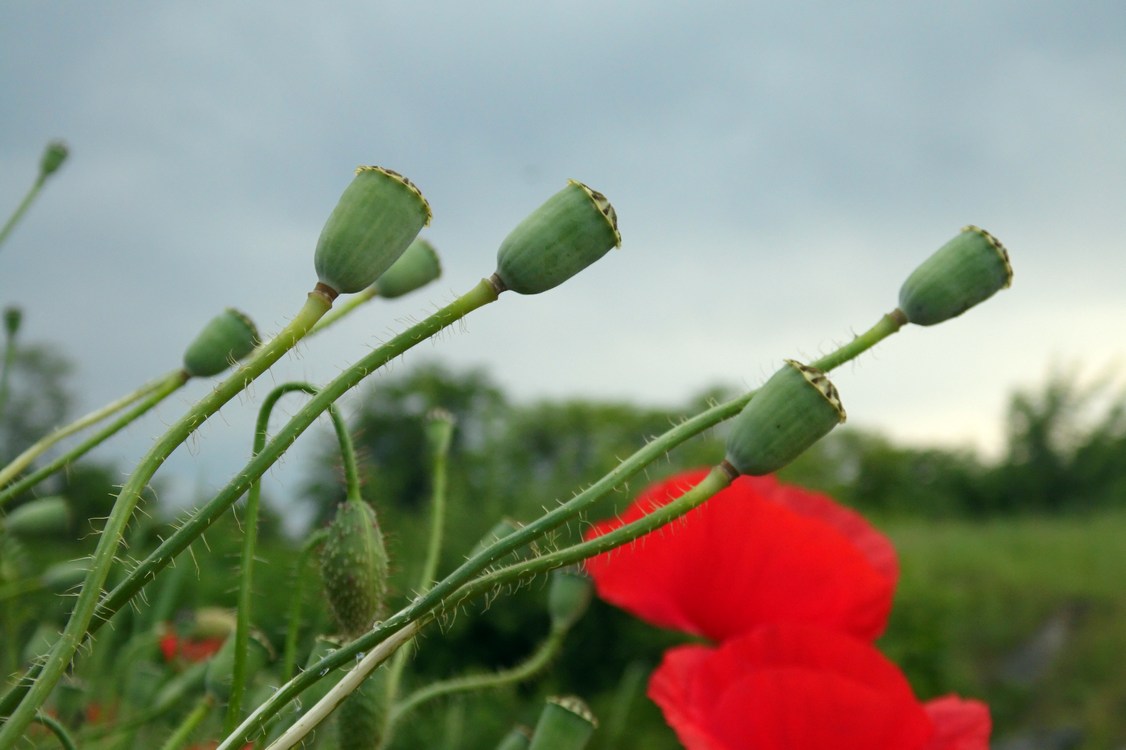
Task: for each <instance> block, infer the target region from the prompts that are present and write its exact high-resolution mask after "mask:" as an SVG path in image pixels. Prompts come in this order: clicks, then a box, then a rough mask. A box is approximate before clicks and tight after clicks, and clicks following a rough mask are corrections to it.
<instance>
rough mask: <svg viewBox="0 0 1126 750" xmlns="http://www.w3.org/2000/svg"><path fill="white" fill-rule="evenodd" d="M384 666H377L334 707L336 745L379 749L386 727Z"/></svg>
mask: <svg viewBox="0 0 1126 750" xmlns="http://www.w3.org/2000/svg"><path fill="white" fill-rule="evenodd" d="M389 697H390V696H388V695H387V669H386V668H381V669H377V670H376V671H375V673H374V674H372V675H371V676H370V677H368V678H367V679H366V680H364V681H363V682H361V683H360V684H359V686H358V687H357V688H356V689H355V690H353V691H352V692H351V693H349V694H348V697H347V698H345V699H344V702H343V703H341V704H340V707H339V708H338V709H336V726H337V730H338V736H339V738H340V741H339V743H338V744H337V747H339V748H346V749H347V750H378V748H380V747H383V739H384V731H385V729H386V727H387V709H388V705H387V701H388V698H389Z"/></svg>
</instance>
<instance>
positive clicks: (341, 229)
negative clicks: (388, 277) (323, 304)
mask: <svg viewBox="0 0 1126 750" xmlns="http://www.w3.org/2000/svg"><path fill="white" fill-rule="evenodd" d="M429 223H430V204H429V203H427V202H426V198H424V197H423V196H422V193H421V192H420V191H419V189H418V188H417V187H415V186H414V185H413V184H412V183H411V181H410V180H408V179H407V178H405V177H403V176H402V175H401V174H399V173H397V172H392V171H391V170H390V169H383V168H382V167H358V168H357V169H356V176H355V177H354V178H353V179H352V182H351V184H350V185H348V187H347V188H345V189H344V194H343V195H341V196H340V201H339V202H338V203H337V204H336V208H334V209H333V210H332V214H330V215H329V217H328V221H326V222H325V226H324V229H323V230H321V236H320V239H319V240H317V252H316V255H315V256H314V258H313V265H314V266H315V267H316V269H317V278H318V280H319V281H320V282H321V283H322V284H324V285H326V286H328V287H330V288H331V289H332V290H333V291H335V292H336V293H337V294H352V293H355V292H358V291H360V290H362V289H366V288H367V287H369V286H371V285H372V284H373V283H374V282H375V280H376V279H378V278H379V277H380V276H381V275H382V274H383V272H384V271H386V270H387V269H388V268H390V267H391V264H392V263H394V262H395V261H396V260H398V259H399V256H400V255H402V254H403V251H405V250H406V249H407V246H408V245H410V244H411V242H412V241H413V240H414V238H415V237H416V236H418V233H419V232H420V231H422V228H423V227H424V226H426V225H427V224H429Z"/></svg>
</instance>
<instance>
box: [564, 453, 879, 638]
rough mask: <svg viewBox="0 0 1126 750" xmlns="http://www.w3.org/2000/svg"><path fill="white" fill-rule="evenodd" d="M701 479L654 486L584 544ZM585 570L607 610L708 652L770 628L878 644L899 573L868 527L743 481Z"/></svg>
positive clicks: (784, 488) (824, 501)
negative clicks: (812, 629) (704, 644)
mask: <svg viewBox="0 0 1126 750" xmlns="http://www.w3.org/2000/svg"><path fill="white" fill-rule="evenodd" d="M706 474H707V472H706V471H691V472H686V473H683V474H678V475H676V476H674V477H672V478H670V479H667V480H665V481H663V482H660V483H658V484H655V485H653V486H652V487H650V488H649V489H648V490H646V491H645V492H644V493H643V494H642V495H641V496H640V497H638V499H637V500H636V501H635V502H634V503H633V504H632V505H631V506H630V507H629V508H628V509H627V510H626V511H625V512H624V513H623V514H622V515H621V516H620V517H619V518H618V519H613V520H610V521H606V522H603V523H600V524H597V525H596V526H594V528H593V529H591V530H590V531H589V532H588V533H587V538H593V537H597V536H601V535H602V534H605V533H607V532H609V531H612V530H613V529H615V528H618V527H619V526H621V525H623V524H625V523H628V522H630V521H634V520H636V519H638V518H641V517H643V516H644V515H645V514H647V513H649V512H651V511H652V510H654V509H655V508H658V507H661V506H663V505H665V504H666V503H668V502H670V501H671V500H673V499H675V498H677V497H679V496H680V495H681V494H683V493H684V492H685V491H686V490H688V489H689V488H690V487H692V486H694V485H696V484H698V483H699V482H700V481H701V480H702V479H703V478H704V476H705V475H706ZM586 568H587V571H588V572H589V573H590V574H591V576H592V577H593V578H594V582H595V587H596V589H597V591H598V595H599V596H600V597H601V598H602V599H603V600H605V601H607V602H610V603H611V604H614V605H616V606H619V607H621V608H623V609H625V610H627V611H629V612H632V613H633V614H635V615H637V616H638V617H640V618H641V619H643V620H646V621H648V622H651V623H653V624H654V625H660V626H662V627H668V628H673V629H676V630H682V631H685V632H688V633H693V634H696V635H701V636H704V637H706V638H709V639H711V640H714V641H723V640H726V639H727V638H731V637H733V636H736V635H738V634H740V633H743V632H746V631H748V630H751V629H753V628H754V627H756V626H758V625H761V624H764V623H776V622H793V623H805V624H814V625H820V626H823V627H826V628H829V629H832V630H837V631H841V632H845V633H849V634H851V635H853V636H855V637H857V638H861V639H865V640H872V639H875V638H876V637H878V636H879V635H880V634H881V633H882V632H883V630H884V627H885V625H886V623H887V618H888V614H889V612H890V611H891V603H892V595H893V592H894V590H895V584H896V580H897V578H898V574H899V570H898V564H897V561H896V555H895V549H894V548H893V547H892V545H891V543H890V542H889V541H888V540H887V538H886V537H884V536H883V535H882V534H880V533H879V532H877V531H876V530H875V529H873V528H872V527H871V526H869V525H868V523H867V522H866V521H865V520H864V519H863V517H861V516H860V515H859V514H857V513H855V512H853V511H851V510H849V509H847V508H844V507H842V506H840V505H838V504H836V503H835V502H833V501H832V500H831V499H830V498H828V497H826V496H825V495H821V494H817V493H814V492H809V491H807V490H804V489H801V488H799V487H793V486H789V485H784V484H782V483H780V482H778V480H776V479H775V478H774V477H772V476H763V477H745V476H744V477H739V478H738V479H736V480H735V481H734V482H733V483H732V484H731V485H730V486H729V487H728V488H726V489H724V490H722V491H721V492H719V493H717V494H716V495H715V496H714V497H712V498H711V499H710V500H708V502H707V503H705V504H703V505H702V506H700V507H699V508H696V509H695V510H693V511H691V512H689V513H688V514H686V515H685V516H684V517H683V518H682V519H680V520H679V521H676V522H674V523H672V524H669V525H668V526H665V527H664V528H662V529H660V530H659V531H656V532H654V533H651V534H648V535H646V536H644V537H642V538H640V539H638V540H636V541H634V542H631V543H630V544H628V545H625V546H623V547H621V548H619V549H616V550H613V551H611V552H607V553H605V554H602V555H599V556H597V557H594V558H591V559H590V560H588V561H587V563H586Z"/></svg>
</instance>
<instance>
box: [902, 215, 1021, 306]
mask: <svg viewBox="0 0 1126 750" xmlns="http://www.w3.org/2000/svg"><path fill="white" fill-rule="evenodd" d="M1012 281H1013V267H1012V265H1011V264H1010V263H1009V253H1008V251H1007V250H1005V246H1004V245H1002V244H1001V242H1000V241H999V240H998V239H997V238H996V237H994V236H993V235H991V234H990V233H989V232H987V231H985V230H984V229H981V228H980V227H975V226H967V227H965V228H963V229H962V232H961V234H959V235H958V236H957V237H955V238H954V239H952V240H950V241H949V242H947V243H946V244H945V245H943V246H942V247H940V248H939V249H938V250H936V251H935V253H934V255H932V256H931V257H929V258H927V259H926V260H925V261H923V263H922V265H920V266H919V267H918V268H916V269H915V270H914V271H913V272H912V273H911V275H910V276H908V277H907V280H906V281H905V282H903V286H902V287H900V288H899V309H900V310H902V311H903V313H904V314H905V315H906V316H907V320H908V322H911V323H914V324H916V325H920V326H933V325H935V324H936V323H941V322H942V321H944V320H949V319H950V318H954V317H957V316H959V315H961V314H962V313H964V312H965V311H966V310H969V309H970V308H971V307H973V306H974V305H976V304H977V303H979V302H983V301H985V300H987V299H989V298H990V297H992V296H993V295H994V294H996V293H997V292H998V291H1000V290H1002V289H1004V288H1006V287H1008V286H1009V285H1010V284H1011V283H1012Z"/></svg>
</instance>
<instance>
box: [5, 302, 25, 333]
mask: <svg viewBox="0 0 1126 750" xmlns="http://www.w3.org/2000/svg"><path fill="white" fill-rule="evenodd" d="M21 322H23V310H21V309H20V308H18V307H15V306H12V307H5V308H4V330H5V331H6V332H7V334H8V338H9V339H11V338H14V337H15V335H16V334H17V333H19V330H20V323H21Z"/></svg>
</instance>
